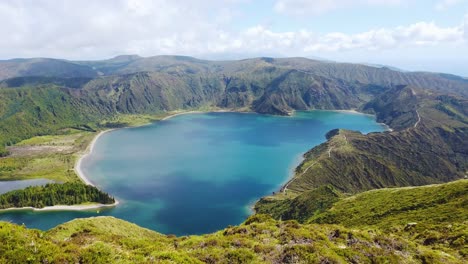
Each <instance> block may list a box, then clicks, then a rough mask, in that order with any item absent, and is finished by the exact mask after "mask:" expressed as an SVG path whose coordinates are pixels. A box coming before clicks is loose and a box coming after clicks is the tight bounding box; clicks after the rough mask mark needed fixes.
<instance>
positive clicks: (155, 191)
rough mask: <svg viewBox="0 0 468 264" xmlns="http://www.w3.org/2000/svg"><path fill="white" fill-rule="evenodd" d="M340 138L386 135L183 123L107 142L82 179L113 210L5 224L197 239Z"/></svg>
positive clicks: (327, 114) (327, 119)
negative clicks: (69, 225)
mask: <svg viewBox="0 0 468 264" xmlns="http://www.w3.org/2000/svg"><path fill="white" fill-rule="evenodd" d="M334 128H346V129H351V130H359V131H361V132H363V133H369V132H374V131H383V130H385V127H384V126H383V125H381V124H378V123H376V121H375V119H374V117H372V116H369V115H362V114H355V113H346V112H334V111H309V112H296V114H295V115H294V116H292V117H280V116H269V115H259V114H242V113H204V114H187V115H179V116H176V117H173V118H171V119H168V120H164V121H160V122H156V123H154V124H151V125H148V126H143V127H138V128H129V129H120V130H116V131H113V132H110V133H106V134H104V135H103V136H102V137H101V138H100V139H99V140H98V141H97V143H96V145H95V147H94V150H93V153H92V154H91V155H89V156H87V158H86V159H84V160H83V162H82V169H83V171H84V172H85V174H86V175H88V178H89V179H90V180H91V181H92V182H93V183H95V184H96V185H97V186H98V187H99V188H101V189H103V190H104V191H106V192H108V193H111V194H112V195H114V196H115V197H116V198H117V199H118V200H119V201H120V202H121V204H120V205H119V206H117V207H116V208H112V209H105V210H91V211H85V212H31V211H21V212H18V211H15V212H7V213H1V214H0V220H7V221H12V222H16V223H24V224H26V226H28V227H34V228H40V229H49V228H51V227H53V226H55V225H57V224H60V223H63V222H66V221H69V220H71V219H73V218H77V217H90V216H97V215H110V216H114V217H118V218H121V219H125V220H128V221H130V222H133V223H136V224H138V225H140V226H143V227H147V228H150V229H153V230H156V231H158V232H161V233H166V234H177V235H185V234H201V233H208V232H213V231H216V230H219V229H222V228H224V227H226V226H228V225H236V224H239V223H241V222H243V221H244V220H245V219H246V217H247V216H248V215H249V214H251V211H250V209H249V208H250V206H251V205H252V204H253V203H254V202H255V201H256V200H258V199H259V198H260V197H262V196H265V195H268V194H271V193H272V192H273V191H277V190H279V188H280V187H281V185H282V184H283V183H285V182H286V181H287V180H288V178H289V177H290V176H291V174H292V172H293V169H294V168H295V167H296V166H297V165H298V164H299V162H300V161H301V159H302V154H303V153H304V152H306V151H307V150H309V149H310V148H312V147H314V146H316V145H318V144H320V143H322V142H324V141H325V134H326V132H328V131H329V130H331V129H334Z"/></svg>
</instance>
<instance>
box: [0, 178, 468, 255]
mask: <svg viewBox="0 0 468 264" xmlns="http://www.w3.org/2000/svg"><path fill="white" fill-rule="evenodd" d="M329 190H330V189H329ZM324 191H325V190H324ZM325 192H327V191H325ZM434 193H436V194H437V195H434ZM467 193H468V181H467V180H462V181H457V182H453V183H449V184H443V185H434V186H427V187H412V188H397V189H383V190H376V191H369V192H365V193H362V194H358V195H356V196H351V197H348V198H340V200H339V201H337V202H335V203H334V205H333V207H332V208H331V209H328V210H326V211H325V212H322V213H319V214H317V215H316V216H314V217H312V218H311V219H310V220H309V222H319V223H320V224H316V223H310V224H299V223H298V222H296V221H278V220H273V219H272V218H270V217H268V216H266V215H261V214H258V215H254V216H251V217H250V218H249V219H247V220H246V222H245V223H243V224H241V225H239V226H233V227H228V228H226V229H224V230H221V231H219V232H216V233H213V234H207V235H202V236H184V237H175V236H172V235H167V236H166V235H162V234H158V233H156V232H154V231H150V230H148V229H144V228H141V227H138V226H136V225H134V224H131V223H128V222H125V221H122V220H119V219H115V218H112V217H97V218H88V219H76V220H73V221H71V222H68V223H65V224H62V225H59V226H57V227H55V228H53V229H51V230H49V231H46V232H43V231H38V230H33V229H27V228H26V227H24V226H18V225H15V224H10V223H5V222H1V223H0V242H1V243H0V252H3V253H2V254H0V261H4V262H7V263H26V262H29V263H44V262H47V263H54V262H60V263H61V262H80V263H148V262H156V263H158V262H162V263H463V262H464V261H466V260H467V257H468V248H467V246H466V237H467V232H468V229H467V224H468V223H467V222H466V215H468V207H467V206H466V205H467V204H466V203H467V198H468V195H467ZM309 197H310V198H311V199H312V200H315V198H316V197H317V195H311V196H309ZM312 202H313V201H312ZM301 210H302V209H301ZM343 225H344V226H343Z"/></svg>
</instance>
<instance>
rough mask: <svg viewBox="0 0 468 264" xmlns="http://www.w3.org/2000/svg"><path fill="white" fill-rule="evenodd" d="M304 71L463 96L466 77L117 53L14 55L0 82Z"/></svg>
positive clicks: (291, 61) (289, 61)
mask: <svg viewBox="0 0 468 264" xmlns="http://www.w3.org/2000/svg"><path fill="white" fill-rule="evenodd" d="M271 67H274V68H280V69H292V70H298V71H303V72H304V73H306V74H313V75H315V76H320V77H326V78H329V79H340V80H343V81H348V82H359V83H362V84H376V85H385V86H389V85H399V84H409V85H412V86H415V87H420V88H426V89H432V90H435V91H441V92H451V93H456V94H461V95H464V96H467V95H468V91H467V89H464V88H465V84H466V82H467V79H465V78H463V77H459V76H456V75H450V74H440V73H428V72H402V71H400V70H396V69H394V68H391V67H388V66H385V67H376V66H375V65H373V66H368V65H364V64H352V63H337V62H330V61H322V60H312V59H306V58H278V59H275V58H267V57H262V58H253V59H245V60H233V61H209V60H201V59H196V58H193V57H188V56H165V55H163V56H154V57H146V58H144V57H140V56H138V55H122V56H117V57H115V58H112V59H109V60H100V61H67V60H56V59H42V58H38V59H13V60H7V61H0V80H2V79H8V78H13V77H25V76H42V77H44V76H46V77H97V76H100V75H101V76H102V75H121V74H130V73H138V72H164V73H169V74H185V73H186V74H201V75H206V74H220V75H223V74H224V75H227V76H228V77H229V76H231V75H234V74H239V73H249V71H252V70H257V71H258V70H259V69H260V68H263V69H264V70H268V68H271Z"/></svg>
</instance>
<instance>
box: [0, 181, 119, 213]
mask: <svg viewBox="0 0 468 264" xmlns="http://www.w3.org/2000/svg"><path fill="white" fill-rule="evenodd" d="M89 202H92V203H101V204H112V203H114V202H115V200H114V198H112V197H110V196H109V195H108V194H107V193H104V192H102V191H100V190H98V189H97V188H96V187H94V186H90V185H85V184H83V183H63V184H58V183H49V184H46V185H45V186H31V187H27V188H25V189H23V190H15V191H10V192H7V193H4V194H1V195H0V209H5V208H13V207H19V208H20V207H35V208H42V207H44V206H54V205H74V204H83V203H89Z"/></svg>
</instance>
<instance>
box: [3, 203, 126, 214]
mask: <svg viewBox="0 0 468 264" xmlns="http://www.w3.org/2000/svg"><path fill="white" fill-rule="evenodd" d="M119 203H120V202H119V201H117V200H115V202H114V203H113V204H84V205H79V204H77V205H53V206H45V207H43V208H36V207H32V206H26V207H10V208H5V209H0V213H1V212H7V211H33V212H46V211H85V210H93V209H101V208H108V207H114V206H117V205H118V204H119Z"/></svg>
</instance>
